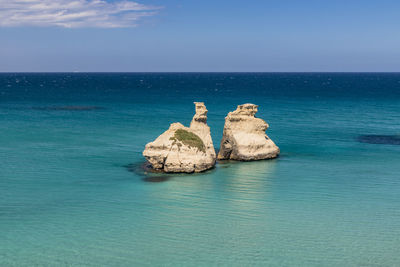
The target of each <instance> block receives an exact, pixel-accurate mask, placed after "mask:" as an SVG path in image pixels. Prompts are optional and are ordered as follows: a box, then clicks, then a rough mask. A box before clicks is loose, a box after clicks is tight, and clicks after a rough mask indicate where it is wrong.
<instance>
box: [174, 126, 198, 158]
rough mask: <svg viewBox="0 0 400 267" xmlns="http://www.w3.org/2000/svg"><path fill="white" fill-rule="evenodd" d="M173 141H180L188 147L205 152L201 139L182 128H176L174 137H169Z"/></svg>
mask: <svg viewBox="0 0 400 267" xmlns="http://www.w3.org/2000/svg"><path fill="white" fill-rule="evenodd" d="M170 139H171V140H174V141H180V142H182V143H183V144H184V145H187V146H188V147H196V148H197V149H198V150H199V151H202V152H204V153H205V152H206V146H205V145H204V143H203V140H201V138H200V137H199V136H197V135H196V134H194V133H192V132H189V131H186V130H184V129H178V130H176V131H175V134H174V137H171V138H170Z"/></svg>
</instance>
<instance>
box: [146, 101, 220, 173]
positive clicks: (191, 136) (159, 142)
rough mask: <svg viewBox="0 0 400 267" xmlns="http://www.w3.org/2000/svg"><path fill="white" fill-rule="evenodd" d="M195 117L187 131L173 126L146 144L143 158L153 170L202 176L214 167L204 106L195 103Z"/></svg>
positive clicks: (180, 125) (186, 128)
mask: <svg viewBox="0 0 400 267" xmlns="http://www.w3.org/2000/svg"><path fill="white" fill-rule="evenodd" d="M195 105H196V114H195V115H194V117H193V119H192V122H191V124H190V127H189V128H188V127H185V126H183V125H182V124H181V123H172V124H171V126H170V127H169V129H168V130H167V131H165V132H164V133H163V134H162V135H160V136H159V137H158V138H157V139H156V140H155V141H154V142H151V143H148V144H147V145H146V147H145V150H144V151H143V156H144V157H146V159H147V161H148V162H149V163H150V164H151V165H152V167H153V168H154V169H156V170H162V171H164V172H173V173H178V172H185V173H192V172H202V171H205V170H208V169H211V168H213V167H214V166H215V160H216V154H215V150H214V145H213V142H212V139H211V134H210V127H208V125H207V109H206V106H205V105H204V103H202V102H195Z"/></svg>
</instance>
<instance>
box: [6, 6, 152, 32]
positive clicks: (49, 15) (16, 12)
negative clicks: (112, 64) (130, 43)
mask: <svg viewBox="0 0 400 267" xmlns="http://www.w3.org/2000/svg"><path fill="white" fill-rule="evenodd" d="M158 9H159V7H154V6H147V5H143V4H139V3H136V2H133V1H130V0H117V1H113V2H109V1H105V0H0V27H16V26H41V27H47V26H59V27H65V28H80V27H97V28H121V27H134V26H136V25H137V22H138V20H139V19H141V18H142V17H146V16H152V15H154V14H155V13H156V11H157V10H158Z"/></svg>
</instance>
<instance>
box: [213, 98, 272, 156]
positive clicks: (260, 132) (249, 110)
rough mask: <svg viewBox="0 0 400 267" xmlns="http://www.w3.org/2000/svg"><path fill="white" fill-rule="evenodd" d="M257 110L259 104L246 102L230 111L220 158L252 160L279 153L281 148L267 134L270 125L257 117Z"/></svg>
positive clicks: (219, 154) (226, 119)
mask: <svg viewBox="0 0 400 267" xmlns="http://www.w3.org/2000/svg"><path fill="white" fill-rule="evenodd" d="M257 111H258V106H257V105H254V104H244V105H239V106H238V107H237V109H236V110H235V111H233V112H229V113H228V116H227V117H226V118H225V126H224V133H223V137H222V141H221V148H220V151H219V153H218V159H220V160H225V159H232V160H243V161H250V160H261V159H271V158H276V157H277V156H278V155H279V148H278V147H277V146H276V145H275V143H274V142H273V141H272V140H271V139H270V138H269V137H268V136H267V135H266V134H265V131H266V130H267V129H268V127H269V125H268V123H266V122H265V121H264V120H262V119H259V118H256V117H255V114H256V113H257Z"/></svg>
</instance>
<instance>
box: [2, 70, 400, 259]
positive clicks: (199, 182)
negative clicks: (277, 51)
mask: <svg viewBox="0 0 400 267" xmlns="http://www.w3.org/2000/svg"><path fill="white" fill-rule="evenodd" d="M195 101H203V102H204V103H205V105H206V106H207V109H208V111H209V112H208V125H209V126H210V127H211V135H212V138H213V142H214V146H215V148H216V149H217V150H218V149H219V146H220V142H221V138H222V131H223V127H224V118H225V116H226V115H227V114H228V112H230V111H233V110H235V109H236V107H237V105H240V104H244V103H253V104H257V105H259V108H258V109H259V111H258V113H257V114H256V116H257V117H259V118H262V119H264V120H265V121H267V122H268V124H269V126H270V127H269V129H268V130H267V135H268V136H269V137H270V138H271V139H272V140H273V141H274V142H275V143H276V144H277V145H278V146H279V147H280V150H281V155H280V157H279V158H277V159H273V160H265V161H254V162H234V161H227V162H218V163H217V165H216V167H215V168H214V169H212V170H209V171H206V172H204V173H199V174H159V173H152V172H149V171H148V170H146V169H145V168H143V164H144V163H145V158H144V157H143V156H142V151H143V149H144V147H145V145H146V143H148V142H151V141H153V140H154V139H156V138H157V137H158V136H159V135H160V134H161V133H163V132H164V131H165V130H167V129H168V127H169V125H170V124H171V123H174V122H181V123H183V124H184V125H187V126H188V125H189V123H190V121H191V119H192V116H193V115H194V113H195V111H194V104H193V102H195ZM0 266H341V267H342V266H400V73H2V74H0Z"/></svg>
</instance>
